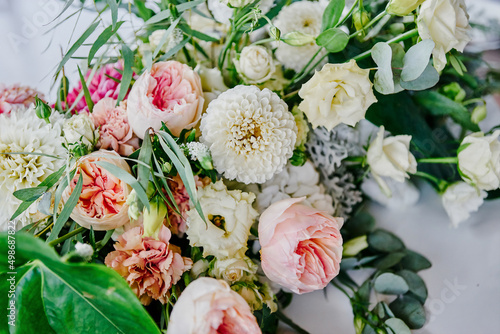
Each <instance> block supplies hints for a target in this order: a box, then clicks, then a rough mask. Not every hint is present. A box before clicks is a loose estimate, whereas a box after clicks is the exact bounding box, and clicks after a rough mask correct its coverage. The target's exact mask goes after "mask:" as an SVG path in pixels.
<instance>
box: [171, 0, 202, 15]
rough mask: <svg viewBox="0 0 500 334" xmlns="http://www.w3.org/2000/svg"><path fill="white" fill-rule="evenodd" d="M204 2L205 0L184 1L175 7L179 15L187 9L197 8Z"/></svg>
mask: <svg viewBox="0 0 500 334" xmlns="http://www.w3.org/2000/svg"><path fill="white" fill-rule="evenodd" d="M204 2H205V0H194V1H186V2H184V3H181V4H178V5H177V11H178V12H179V13H182V12H184V11H186V10H188V9H191V8H195V7H197V6H198V5H201V4H202V3H204Z"/></svg>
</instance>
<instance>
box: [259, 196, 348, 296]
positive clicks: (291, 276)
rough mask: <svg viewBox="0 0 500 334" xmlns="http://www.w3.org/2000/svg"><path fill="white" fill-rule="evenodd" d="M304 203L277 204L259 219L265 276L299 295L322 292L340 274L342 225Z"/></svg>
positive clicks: (286, 200)
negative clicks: (315, 291)
mask: <svg viewBox="0 0 500 334" xmlns="http://www.w3.org/2000/svg"><path fill="white" fill-rule="evenodd" d="M303 200H304V198H289V199H284V200H281V201H279V202H276V203H274V204H273V205H271V206H270V207H269V208H268V209H267V210H266V211H264V213H262V215H261V216H260V220H259V242H260V244H261V247H262V249H261V257H262V269H263V270H264V273H265V274H266V276H267V277H268V278H269V279H270V280H271V281H273V282H275V283H278V284H280V285H282V286H284V287H285V288H288V289H290V290H292V291H293V292H295V293H298V294H302V293H306V292H311V291H314V290H319V289H323V288H324V287H325V286H326V285H327V284H328V283H329V282H330V281H331V280H332V279H333V278H334V277H335V276H337V274H338V273H339V269H340V267H339V265H340V261H341V259H342V236H341V234H340V228H341V227H342V224H343V222H344V220H343V219H342V218H334V217H332V216H330V215H327V214H325V213H324V212H322V211H319V210H316V209H313V208H311V207H309V206H306V205H303V204H301V203H300V202H302V201H303Z"/></svg>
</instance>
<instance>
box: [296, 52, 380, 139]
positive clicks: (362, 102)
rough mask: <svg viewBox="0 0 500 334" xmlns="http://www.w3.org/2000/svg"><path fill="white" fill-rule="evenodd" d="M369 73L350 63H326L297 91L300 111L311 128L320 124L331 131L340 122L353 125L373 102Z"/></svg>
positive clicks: (374, 100) (361, 117) (354, 63)
mask: <svg viewBox="0 0 500 334" xmlns="http://www.w3.org/2000/svg"><path fill="white" fill-rule="evenodd" d="M369 74H370V71H369V70H364V69H361V68H359V66H358V65H357V64H356V62H355V61H354V60H351V61H350V62H348V63H344V64H326V65H325V66H323V68H322V69H321V71H319V72H316V73H314V75H313V77H312V78H311V79H310V80H309V81H308V82H306V83H305V84H304V85H303V86H302V88H301V89H300V91H299V96H300V97H301V98H302V99H303V100H304V101H302V102H301V103H300V105H299V108H300V110H302V111H303V112H304V113H305V114H306V116H307V119H308V120H309V122H311V124H312V126H313V127H314V128H317V127H318V126H320V125H321V126H324V127H325V128H327V129H328V130H332V129H333V128H334V127H335V126H337V125H339V124H340V123H345V124H348V125H351V126H354V125H356V123H358V122H359V121H360V120H361V119H363V118H364V117H365V113H366V110H367V109H368V107H369V106H370V105H371V104H372V103H375V102H377V99H376V98H375V95H374V94H373V90H372V86H373V84H372V83H371V81H370V78H369Z"/></svg>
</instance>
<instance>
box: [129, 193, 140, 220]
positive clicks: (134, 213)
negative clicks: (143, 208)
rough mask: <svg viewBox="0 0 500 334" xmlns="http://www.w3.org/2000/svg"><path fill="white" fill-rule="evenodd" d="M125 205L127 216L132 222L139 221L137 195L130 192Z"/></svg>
mask: <svg viewBox="0 0 500 334" xmlns="http://www.w3.org/2000/svg"><path fill="white" fill-rule="evenodd" d="M125 204H127V205H128V216H129V218H130V219H132V220H137V219H139V215H140V213H141V212H140V211H139V206H138V205H137V193H136V192H135V190H132V191H131V192H130V194H129V195H128V196H127V200H126V201H125Z"/></svg>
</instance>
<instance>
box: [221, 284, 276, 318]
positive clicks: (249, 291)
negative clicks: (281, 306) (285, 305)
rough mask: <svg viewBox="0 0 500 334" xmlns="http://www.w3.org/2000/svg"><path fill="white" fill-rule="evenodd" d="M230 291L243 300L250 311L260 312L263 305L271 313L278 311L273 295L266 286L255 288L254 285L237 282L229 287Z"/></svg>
mask: <svg viewBox="0 0 500 334" xmlns="http://www.w3.org/2000/svg"><path fill="white" fill-rule="evenodd" d="M231 289H232V290H234V291H236V292H237V293H238V294H239V295H240V296H241V297H243V299H245V301H246V302H247V303H248V305H250V308H251V309H252V311H256V310H261V309H262V307H263V306H264V304H265V305H267V307H269V309H270V310H271V313H273V312H276V311H277V310H278V305H277V304H276V302H275V301H274V294H273V292H272V291H271V288H270V287H269V285H268V284H262V285H261V286H257V285H256V284H255V283H246V282H238V283H236V284H233V285H231Z"/></svg>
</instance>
